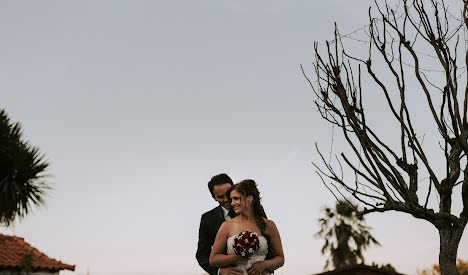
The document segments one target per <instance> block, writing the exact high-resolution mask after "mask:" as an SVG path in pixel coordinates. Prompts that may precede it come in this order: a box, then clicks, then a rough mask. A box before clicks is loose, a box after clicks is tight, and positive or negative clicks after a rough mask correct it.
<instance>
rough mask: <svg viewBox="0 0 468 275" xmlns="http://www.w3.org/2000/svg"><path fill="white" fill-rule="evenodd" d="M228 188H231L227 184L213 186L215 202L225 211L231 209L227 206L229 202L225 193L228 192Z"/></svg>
mask: <svg viewBox="0 0 468 275" xmlns="http://www.w3.org/2000/svg"><path fill="white" fill-rule="evenodd" d="M229 188H231V184H229V183H224V184H219V185H215V186H213V195H214V199H215V201H217V202H218V203H219V205H221V206H222V207H224V208H226V209H230V208H231V205H230V204H229V200H228V198H227V196H226V192H227V190H229Z"/></svg>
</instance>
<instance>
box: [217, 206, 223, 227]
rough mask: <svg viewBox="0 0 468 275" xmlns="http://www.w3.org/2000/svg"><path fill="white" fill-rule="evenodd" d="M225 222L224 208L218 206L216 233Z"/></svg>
mask: <svg viewBox="0 0 468 275" xmlns="http://www.w3.org/2000/svg"><path fill="white" fill-rule="evenodd" d="M223 222H224V211H223V208H221V205H220V206H218V209H217V211H216V223H217V227H218V228H217V229H216V231H218V229H219V227H220V226H221V224H222V223H223Z"/></svg>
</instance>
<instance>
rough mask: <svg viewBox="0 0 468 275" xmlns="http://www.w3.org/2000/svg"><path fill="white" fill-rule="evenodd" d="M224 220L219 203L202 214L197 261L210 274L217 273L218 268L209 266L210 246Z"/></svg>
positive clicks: (215, 274) (214, 274)
mask: <svg viewBox="0 0 468 275" xmlns="http://www.w3.org/2000/svg"><path fill="white" fill-rule="evenodd" d="M223 222H224V212H223V209H222V208H221V205H219V206H217V207H215V208H213V209H211V210H210V211H208V212H206V213H205V214H203V215H202V217H201V221H200V229H199V232H198V248H197V254H196V257H197V261H198V264H200V266H201V267H202V268H203V269H204V270H205V271H206V272H208V273H209V274H210V275H217V274H218V268H217V267H212V266H210V261H209V260H210V253H211V247H212V246H213V243H214V241H215V238H216V234H217V233H218V230H219V227H220V226H221V224H222V223H223Z"/></svg>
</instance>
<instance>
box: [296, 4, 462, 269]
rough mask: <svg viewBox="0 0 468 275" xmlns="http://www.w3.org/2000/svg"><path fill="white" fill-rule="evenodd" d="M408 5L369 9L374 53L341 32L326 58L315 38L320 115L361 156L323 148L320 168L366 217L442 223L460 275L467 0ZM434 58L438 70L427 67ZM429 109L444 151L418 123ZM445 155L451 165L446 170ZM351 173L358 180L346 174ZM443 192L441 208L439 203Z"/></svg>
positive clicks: (445, 252) (444, 246)
mask: <svg viewBox="0 0 468 275" xmlns="http://www.w3.org/2000/svg"><path fill="white" fill-rule="evenodd" d="M399 4H400V6H399V7H395V5H394V6H392V5H390V4H389V3H387V1H385V2H381V1H379V2H377V1H375V8H374V9H372V8H370V9H369V26H368V29H367V32H366V34H367V35H368V39H367V40H366V41H367V44H366V45H367V47H368V56H367V57H366V58H358V57H356V56H355V55H351V54H349V52H348V51H347V50H345V48H344V43H343V36H342V35H341V34H340V33H339V31H338V30H337V29H336V31H335V36H334V38H335V39H334V40H333V41H329V42H327V43H326V45H327V52H326V54H325V55H323V54H321V53H320V51H319V48H318V44H317V43H316V44H315V55H316V56H315V57H316V58H315V62H314V68H315V74H314V75H316V77H317V80H316V82H315V83H314V82H312V81H311V80H310V79H309V78H307V76H306V74H305V73H304V75H305V77H306V78H307V80H308V81H309V83H310V84H311V86H312V88H313V90H314V92H315V94H316V97H317V99H316V101H315V103H316V106H317V107H318V110H319V112H320V114H321V116H322V117H323V118H324V119H326V120H327V121H328V122H330V123H332V124H333V125H335V126H334V127H337V128H339V129H341V132H342V133H343V137H344V139H345V140H346V142H347V144H348V145H349V148H350V152H352V153H351V154H345V153H341V158H339V157H337V161H336V162H334V163H332V162H331V161H328V160H327V159H326V158H325V157H324V155H323V154H322V153H321V152H320V150H318V152H319V154H320V156H321V159H322V164H320V165H319V164H317V163H315V164H314V165H315V166H316V169H317V172H318V174H319V175H320V176H321V178H322V180H323V181H324V183H325V185H326V186H327V187H328V188H329V189H330V190H331V191H332V192H333V193H334V194H335V196H337V195H342V197H343V198H344V197H345V195H344V194H342V190H345V191H346V192H348V193H350V194H351V195H352V196H353V197H354V198H355V199H356V200H358V201H359V202H360V203H361V204H362V205H363V206H364V207H365V208H364V210H363V211H361V214H367V213H371V212H385V211H391V210H393V211H400V212H405V213H408V214H411V215H412V216H413V217H415V218H418V219H424V220H427V221H428V222H430V223H431V224H433V225H434V226H435V227H436V228H437V230H438V231H439V235H440V253H439V264H440V270H441V272H442V274H444V275H446V274H450V275H452V274H453V275H455V274H457V267H456V259H457V251H458V245H459V242H460V239H461V237H462V234H463V231H464V228H465V226H466V224H467V221H468V162H467V154H468V122H467V119H468V118H467V101H468V85H467V83H468V72H467V70H466V68H467V66H468V51H467V50H466V44H465V50H464V52H463V57H464V58H463V59H462V60H461V62H462V63H461V64H459V62H460V61H458V59H457V58H458V56H457V51H460V48H462V44H463V42H465V43H466V40H465V41H462V43H459V41H460V37H461V38H463V31H465V30H466V28H467V27H468V0H458V2H457V4H458V5H459V7H457V8H456V9H455V10H457V11H458V13H457V14H455V13H452V12H451V11H452V8H453V7H450V9H449V8H448V7H447V5H446V4H445V2H444V1H443V0H431V1H427V0H403V2H401V3H399ZM374 14H375V15H376V16H374ZM454 14H455V15H454ZM458 15H460V16H459V19H457V16H458ZM366 51H367V50H366ZM431 57H433V58H432V60H431V61H430V62H429V61H427V62H426V60H427V59H428V58H431ZM425 62H426V64H429V65H428V66H430V67H423V64H425ZM361 68H363V70H362V71H361ZM363 78H366V79H370V81H369V82H368V83H365V82H364V81H363ZM370 86H373V87H376V88H372V90H371V89H370V88H369V87H370ZM369 93H373V94H375V93H380V94H381V98H382V99H383V101H384V102H385V103H384V104H383V106H381V108H382V109H386V110H388V111H389V114H390V116H391V118H392V120H393V121H392V122H385V123H386V125H385V127H387V128H388V127H392V126H394V129H393V133H398V134H397V135H396V136H397V138H396V139H397V140H388V137H387V136H384V135H381V134H379V131H377V130H376V128H378V127H377V126H379V125H378V124H379V123H380V124H382V123H384V122H383V121H377V122H375V121H373V122H372V119H376V117H378V116H372V117H370V114H368V113H366V109H365V108H364V103H363V102H365V99H366V96H368V95H369ZM416 94H419V95H420V96H421V97H422V100H420V101H419V103H417V104H414V102H413V104H410V100H409V99H408V98H409V97H413V96H415V95H416ZM415 105H418V106H415ZM366 107H367V106H366ZM423 107H424V108H425V109H426V110H427V113H428V116H427V117H426V120H427V121H430V123H431V125H433V127H434V128H435V129H436V130H437V133H438V134H439V135H438V136H437V140H438V144H439V145H440V150H436V152H440V153H437V154H438V155H436V156H434V153H433V152H434V150H428V149H427V146H425V144H424V134H425V133H424V132H423V133H421V131H420V130H419V129H418V126H419V125H418V124H417V123H414V121H413V117H414V116H415V113H416V112H420V110H421V109H422V108H423ZM369 117H370V119H369ZM377 120H378V118H377ZM436 135H437V134H436ZM429 151H430V152H429ZM429 153H430V154H429ZM440 160H443V161H444V162H445V167H443V169H440V166H441V165H440V163H442V162H441V161H440ZM343 162H344V164H346V165H343ZM347 171H351V173H352V179H350V178H349V177H347V176H344V175H345V174H346V172H347ZM460 184H461V185H462V188H461V189H460V188H459V186H458V185H460ZM457 186H458V187H457ZM334 187H335V188H334ZM454 190H458V191H457V193H454ZM460 192H461V194H460ZM460 197H461V198H462V208H463V209H462V210H461V213H453V210H452V206H453V205H452V199H453V198H456V199H458V198H460ZM431 198H432V199H431ZM434 198H436V199H437V200H438V203H437V204H438V205H435V207H433V208H434V209H432V208H431V207H430V206H431V205H432V204H434V203H433V202H434V201H435V200H434Z"/></svg>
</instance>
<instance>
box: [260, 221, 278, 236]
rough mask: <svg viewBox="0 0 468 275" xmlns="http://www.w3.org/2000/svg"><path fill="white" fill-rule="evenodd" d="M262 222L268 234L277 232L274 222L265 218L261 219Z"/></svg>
mask: <svg viewBox="0 0 468 275" xmlns="http://www.w3.org/2000/svg"><path fill="white" fill-rule="evenodd" d="M263 220H264V221H265V225H266V228H265V230H266V231H267V233H268V232H271V231H272V230H274V231H278V229H277V228H276V224H275V222H274V221H272V220H269V219H266V218H263Z"/></svg>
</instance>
